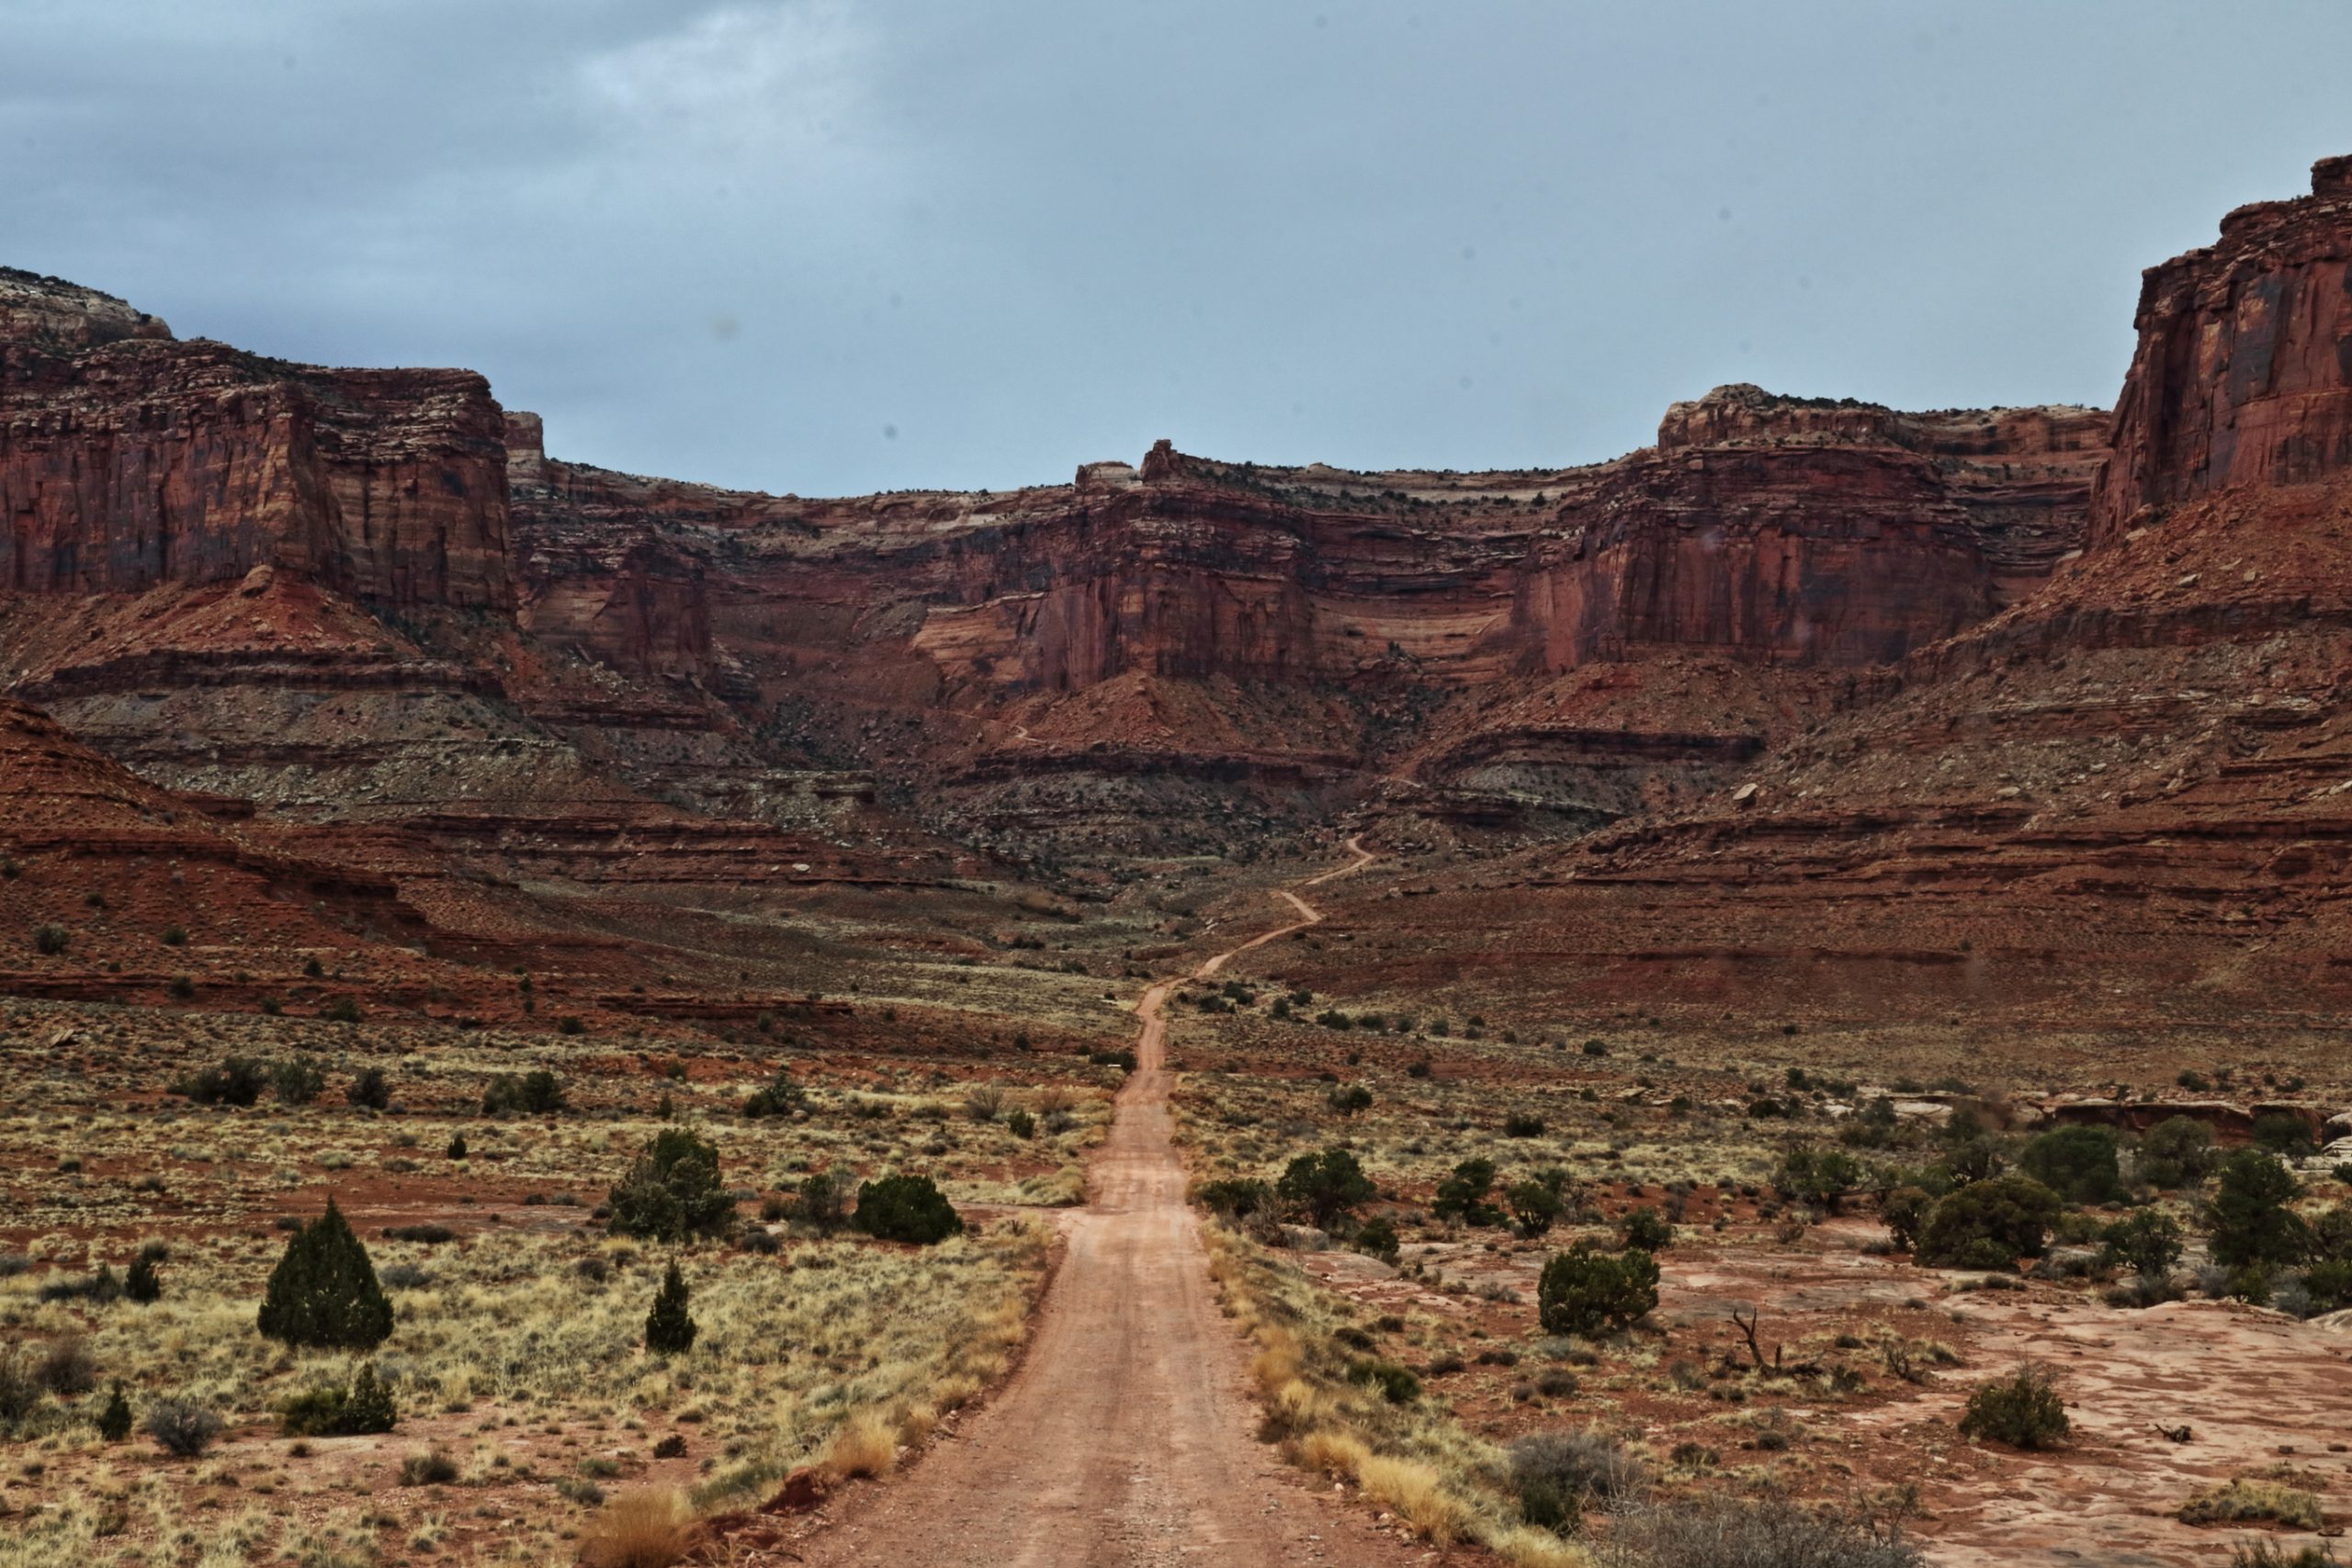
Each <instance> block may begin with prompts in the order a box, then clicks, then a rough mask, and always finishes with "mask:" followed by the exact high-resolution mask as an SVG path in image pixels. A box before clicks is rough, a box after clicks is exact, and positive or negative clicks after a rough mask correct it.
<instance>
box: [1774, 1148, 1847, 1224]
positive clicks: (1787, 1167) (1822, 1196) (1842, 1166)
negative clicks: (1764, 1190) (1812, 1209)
mask: <svg viewBox="0 0 2352 1568" xmlns="http://www.w3.org/2000/svg"><path fill="white" fill-rule="evenodd" d="M1868 1174H1869V1173H1868V1172H1867V1171H1866V1170H1865V1169H1864V1168H1863V1166H1862V1162H1861V1161H1860V1159H1859V1158H1857V1157H1856V1156H1853V1155H1852V1154H1849V1153H1848V1152H1847V1151H1846V1150H1844V1149H1833V1148H1814V1147H1811V1146H1809V1145H1807V1146H1801V1147H1798V1148H1793V1149H1791V1150H1789V1151H1788V1153H1786V1154H1784V1155H1782V1156H1781V1164H1780V1168H1778V1169H1776V1170H1774V1171H1773V1172H1772V1188H1773V1190H1774V1191H1776V1192H1778V1193H1780V1195H1781V1197H1783V1198H1790V1199H1793V1200H1795V1201H1798V1202H1801V1203H1813V1204H1816V1205H1818V1206H1819V1207H1821V1208H1823V1209H1826V1210H1827V1211H1828V1212H1829V1213H1833V1214H1834V1213H1837V1212H1838V1206H1839V1205H1840V1204H1841V1203H1843V1202H1844V1201H1845V1199H1846V1194H1848V1193H1849V1192H1851V1191H1852V1190H1854V1189H1855V1188H1857V1187H1860V1185H1861V1184H1862V1179H1863V1178H1864V1177H1865V1176H1866V1175H1868Z"/></svg>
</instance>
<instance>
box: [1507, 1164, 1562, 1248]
mask: <svg viewBox="0 0 2352 1568" xmlns="http://www.w3.org/2000/svg"><path fill="white" fill-rule="evenodd" d="M1503 1201H1504V1202H1505V1203H1507V1204H1509V1205H1510V1217H1511V1223H1512V1225H1513V1226H1514V1228H1516V1229H1517V1230H1518V1232H1519V1234H1520V1235H1523V1236H1527V1237H1529V1238H1530V1239H1532V1238H1533V1237H1536V1236H1539V1235H1543V1234H1544V1232H1545V1231H1548V1230H1550V1229H1551V1228H1552V1227H1553V1226H1554V1225H1555V1224H1559V1221H1560V1216H1561V1215H1562V1214H1564V1213H1566V1212H1567V1207H1568V1205H1567V1201H1566V1199H1565V1198H1563V1197H1562V1196H1561V1195H1560V1189H1559V1187H1558V1186H1556V1185H1555V1184H1554V1183H1552V1182H1548V1181H1545V1180H1544V1179H1541V1178H1531V1179H1528V1180H1526V1181H1515V1182H1513V1183H1511V1185H1510V1188H1508V1189H1507V1190H1505V1191H1504V1193H1503Z"/></svg>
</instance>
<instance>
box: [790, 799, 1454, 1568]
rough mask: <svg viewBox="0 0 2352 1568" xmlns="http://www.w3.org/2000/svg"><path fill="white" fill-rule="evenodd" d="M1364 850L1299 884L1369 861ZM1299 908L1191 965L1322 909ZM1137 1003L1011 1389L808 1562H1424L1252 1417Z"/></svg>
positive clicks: (1064, 1565) (1203, 973) (860, 1502)
mask: <svg viewBox="0 0 2352 1568" xmlns="http://www.w3.org/2000/svg"><path fill="white" fill-rule="evenodd" d="M1348 847H1349V848H1350V849H1351V851H1353V852H1354V853H1355V856H1356V859H1355V860H1354V862H1353V863H1351V864H1349V865H1346V866H1343V867H1341V868H1340V870H1338V871H1334V872H1327V873H1325V874H1323V875H1321V876H1317V877H1314V878H1311V879H1310V880H1308V881H1306V882H1304V883H1301V884H1299V886H1301V887H1311V886H1315V885H1316V884H1317V883H1320V882H1328V881H1329V880H1330V879H1331V878H1332V877H1335V876H1344V875H1346V874H1349V873H1351V872H1355V871H1360V870H1362V869H1363V867H1364V866H1366V865H1368V864H1370V863H1372V860H1373V858H1374V857H1373V856H1372V855H1371V854H1369V853H1367V852H1365V851H1364V849H1363V846H1362V845H1361V844H1359V843H1357V842H1356V841H1355V840H1349V845H1348ZM1278 897H1282V898H1283V899H1286V900H1288V902H1289V903H1290V904H1291V906H1292V907H1293V908H1295V910H1296V911H1297V914H1298V919H1296V920H1295V921H1293V922H1291V923H1290V924H1288V925H1284V926H1282V927H1279V928H1277V929H1275V930H1273V931H1267V932H1266V933H1265V934H1264V935H1262V936H1260V937H1257V938H1256V939H1254V940H1252V941H1250V942H1244V943H1242V944H1241V945H1240V946H1238V947H1236V948H1234V949H1232V950H1231V951H1230V952H1227V953H1219V954H1217V955H1216V957H1214V958H1211V959H1209V960H1208V961H1207V962H1206V963H1204V964H1202V965H1201V966H1200V968H1199V969H1197V970H1195V971H1194V972H1193V977H1195V978H1199V979H1205V978H1207V977H1208V976H1212V975H1214V974H1216V972H1217V971H1218V970H1220V969H1222V968H1223V967H1224V966H1225V964H1226V963H1227V960H1229V959H1231V958H1232V957H1234V956H1235V954H1237V953H1244V952H1247V951H1248V950H1249V949H1250V948H1253V947H1257V946H1260V945H1261V944H1263V943H1265V942H1272V941H1273V940H1274V939H1275V938H1277V937H1280V936H1283V935H1286V934H1287V933H1289V932H1291V931H1296V930H1298V929H1299V928H1300V927H1301V926H1306V925H1311V924H1313V923H1314V922H1315V921H1317V920H1318V919H1321V918H1322V917H1321V915H1320V914H1319V913H1317V910H1316V909H1315V908H1313V907H1312V906H1311V905H1309V904H1308V903H1307V902H1306V900H1305V899H1303V898H1301V897H1299V896H1298V895H1297V894H1296V893H1293V892H1283V893H1281V894H1279V895H1278ZM1177 984H1178V982H1176V981H1172V980H1171V981H1163V982H1161V983H1160V984H1159V985H1157V986H1154V987H1151V988H1150V989H1149V990H1148V991H1146V992H1145V993H1144V995H1143V998H1142V1000H1141V1002H1140V1003H1139V1004H1138V1005H1137V1007H1136V1018H1137V1020H1138V1021H1139V1023H1140V1026H1141V1027H1140V1029H1139V1031H1138V1032H1137V1034H1136V1070H1135V1071H1134V1072H1133V1073H1132V1074H1130V1075H1129V1076H1128V1078H1127V1082H1126V1087H1125V1089H1122V1090H1121V1091H1120V1093H1119V1099H1118V1112H1117V1116H1116V1118H1115V1120H1114V1122H1113V1123H1112V1126H1111V1133H1110V1136H1109V1137H1108V1139H1107V1140H1105V1142H1104V1143H1103V1147H1102V1148H1101V1149H1100V1150H1099V1151H1098V1152H1097V1153H1096V1155H1095V1157H1094V1160H1093V1164H1092V1166H1091V1173H1090V1174H1091V1179H1090V1183H1089V1187H1090V1192H1091V1201H1090V1202H1089V1203H1088V1204H1087V1206H1086V1207H1085V1208H1084V1209H1083V1210H1081V1211H1080V1212H1079V1213H1077V1214H1076V1215H1075V1216H1074V1219H1073V1223H1072V1224H1070V1226H1069V1233H1068V1235H1069V1252H1068V1255H1067V1257H1066V1258H1065V1260H1064V1261H1063V1264H1062V1267H1061V1270H1060V1273H1059V1274H1058V1275H1057V1278H1056V1280H1055V1281H1054V1286H1053V1289H1052V1291H1051V1292H1049V1293H1048V1295H1047V1297H1046V1303H1045V1306H1044V1308H1043V1310H1042V1312H1041V1314H1040V1317H1039V1322H1038V1325H1037V1331H1036V1337H1035V1339H1034V1340H1033V1341H1032V1343H1031V1346H1030V1348H1029V1352H1028V1355H1027V1357H1026V1358H1025V1359H1024V1360H1023V1363H1022V1367H1021V1370H1020V1371H1018V1372H1016V1373H1015V1374H1014V1375H1013V1377H1012V1381H1011V1382H1009V1383H1008V1384H1007V1385H1006V1386H1005V1388H1004V1390H1003V1391H1002V1392H1001V1393H1000V1394H999V1395H998V1396H997V1397H996V1398H995V1399H994V1400H993V1401H992V1402H991V1403H990V1404H989V1405H988V1406H987V1407H986V1408H985V1409H984V1410H982V1411H981V1412H980V1413H979V1415H978V1416H976V1417H974V1418H973V1419H972V1420H971V1421H970V1422H969V1423H968V1424H967V1425H966V1426H965V1427H963V1429H962V1432H961V1433H960V1434H959V1435H958V1436H957V1437H956V1438H949V1439H944V1440H943V1441H941V1442H939V1443H938V1444H936V1445H935V1446H934V1447H933V1450H932V1451H931V1453H930V1454H929V1455H928V1456H926V1457H925V1458H924V1459H923V1461H922V1463H921V1464H920V1465H918V1466H917V1467H916V1468H915V1469H914V1470H913V1471H912V1472H910V1473H909V1474H907V1475H906V1476H904V1477H902V1478H900V1479H899V1480H896V1481H893V1482H890V1483H887V1484H884V1485H881V1486H878V1487H870V1488H864V1489H861V1494H862V1495H854V1496H853V1497H852V1498H850V1499H849V1500H848V1501H846V1502H845V1503H844V1504H843V1505H842V1515H841V1517H840V1518H839V1520H838V1521H837V1522H836V1524H835V1525H834V1527H833V1528H832V1529H829V1530H827V1531H826V1532H825V1533H824V1534H822V1535H821V1536H820V1537H818V1538H817V1539H816V1540H812V1541H811V1542H810V1543H809V1550H808V1552H807V1561H809V1562H818V1563H830V1564H849V1563H858V1564H873V1565H876V1568H880V1565H882V1564H891V1565H894V1568H896V1565H900V1564H922V1565H923V1568H960V1565H963V1564H975V1565H978V1564H986V1565H987V1568H1081V1565H1083V1568H1112V1565H1114V1564H1115V1565H1122V1568H1124V1565H1127V1564H1173V1563H1182V1564H1187V1565H1193V1564H1216V1565H1223V1564H1227V1563H1230V1564H1235V1565H1237V1568H1277V1565H1280V1564H1292V1563H1313V1562H1331V1563H1351V1564H1355V1563H1362V1564H1368V1565H1371V1568H1387V1565H1390V1564H1399V1563H1406V1562H1427V1561H1430V1559H1431V1557H1432V1556H1433V1555H1434V1554H1433V1553H1431V1552H1430V1551H1428V1550H1426V1549H1424V1548H1421V1547H1419V1546H1416V1545H1412V1544H1409V1543H1408V1542H1406V1541H1403V1540H1398V1539H1397V1537H1396V1536H1394V1535H1390V1534H1385V1533H1384V1532H1382V1531H1381V1530H1379V1529H1376V1528H1374V1524H1373V1521H1372V1520H1371V1518H1370V1517H1369V1516H1368V1515H1367V1514H1366V1513H1365V1511H1364V1510H1363V1509H1362V1508H1361V1507H1360V1506H1356V1505H1353V1504H1350V1503H1347V1502H1344V1501H1343V1500H1340V1499H1336V1498H1333V1497H1331V1496H1330V1495H1328V1494H1326V1493H1324V1492H1322V1491H1319V1490H1310V1489H1309V1487H1308V1485H1307V1484H1306V1483H1305V1482H1304V1481H1303V1480H1302V1478H1300V1477H1299V1476H1298V1475H1297V1474H1296V1472H1293V1471H1290V1470H1289V1469H1287V1468H1286V1467H1285V1466H1283V1464H1282V1463H1281V1461H1279V1460H1278V1459H1277V1458H1276V1457H1275V1455H1274V1453H1273V1451H1272V1450H1271V1449H1269V1448H1267V1447H1266V1446H1264V1445H1262V1444H1261V1443H1259V1442H1258V1441H1257V1440H1256V1439H1255V1438H1254V1437H1253V1435H1252V1432H1253V1428H1254V1427H1255V1425H1256V1415H1255V1412H1254V1411H1253V1409H1252V1407H1251V1405H1250V1399H1249V1396H1248V1395H1247V1393H1245V1392H1244V1377H1243V1374H1244V1357H1243V1351H1242V1348H1241V1345H1240V1343H1239V1341H1238V1337H1236V1335H1235V1334H1234V1332H1233V1330H1232V1329H1231V1327H1230V1326H1228V1325H1227V1323H1226V1321H1225V1319H1224V1318H1223V1317H1222V1316H1220V1315H1219V1314H1218V1312H1217V1307H1216V1294H1215V1292H1214V1291H1213V1290H1212V1288H1211V1286H1210V1284H1209V1277H1208V1258H1207V1255H1206V1253H1205V1252H1204V1250H1203V1249H1202V1246H1201V1238H1200V1232H1199V1228H1198V1225H1197V1224H1196V1222H1195V1220H1194V1217H1193V1211H1192V1210H1191V1208H1190V1207H1189V1206H1188V1205H1187V1204H1186V1203H1185V1201H1184V1182H1185V1178H1184V1168H1183V1165H1182V1162H1181V1161H1180V1160H1179V1159H1178V1158H1177V1156H1176V1147H1175V1144H1174V1142H1173V1140H1172V1137H1171V1133H1172V1123H1171V1122H1170V1113H1169V1105H1168V1072H1167V1066H1166V1059H1165V1058H1166V1052H1165V1049H1164V1045H1165V1041H1166V1037H1167V1028H1168V1026H1167V1022H1166V1021H1165V1019H1164V1018H1163V1017H1162V1016H1161V1010H1162V1008H1163V1006H1164V1005H1165V1003H1166V1001H1167V998H1168V993H1169V992H1170V990H1172V989H1173V988H1174V987H1175V986H1176V985H1177Z"/></svg>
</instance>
